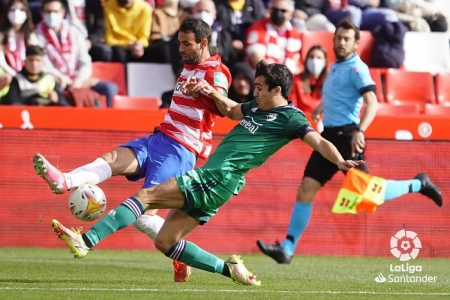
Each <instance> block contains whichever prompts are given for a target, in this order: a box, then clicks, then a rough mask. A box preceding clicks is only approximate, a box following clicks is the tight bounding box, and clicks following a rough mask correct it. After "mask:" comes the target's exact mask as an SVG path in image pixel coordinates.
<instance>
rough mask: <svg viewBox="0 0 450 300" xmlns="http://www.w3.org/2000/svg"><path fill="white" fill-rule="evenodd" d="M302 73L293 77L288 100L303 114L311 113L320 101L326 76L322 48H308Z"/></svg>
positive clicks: (325, 53) (325, 58)
mask: <svg viewBox="0 0 450 300" xmlns="http://www.w3.org/2000/svg"><path fill="white" fill-rule="evenodd" d="M304 65H305V69H304V71H303V72H302V73H301V74H299V75H297V76H294V82H293V85H292V91H291V95H290V97H289V100H291V101H292V102H293V103H294V106H296V107H298V108H299V109H301V110H302V111H304V112H311V111H312V110H313V109H315V108H316V107H317V106H318V105H319V104H320V102H321V101H322V87H323V83H324V81H325V78H326V77H327V75H328V68H327V66H328V57H327V51H326V49H325V48H324V47H323V46H320V45H315V46H312V47H311V48H309V50H308V53H307V54H306V58H305V61H304Z"/></svg>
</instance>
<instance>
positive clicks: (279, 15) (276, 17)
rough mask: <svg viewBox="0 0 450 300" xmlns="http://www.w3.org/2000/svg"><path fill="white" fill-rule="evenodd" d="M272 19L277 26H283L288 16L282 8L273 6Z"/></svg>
mask: <svg viewBox="0 0 450 300" xmlns="http://www.w3.org/2000/svg"><path fill="white" fill-rule="evenodd" d="M270 21H272V23H273V24H275V25H277V26H281V25H283V24H284V22H286V18H285V17H284V13H283V12H282V11H281V10H279V9H276V8H272V12H271V13H270Z"/></svg>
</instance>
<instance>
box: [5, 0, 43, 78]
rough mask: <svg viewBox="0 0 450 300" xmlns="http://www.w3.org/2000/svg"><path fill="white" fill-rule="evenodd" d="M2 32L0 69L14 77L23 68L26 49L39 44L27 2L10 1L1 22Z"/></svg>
mask: <svg viewBox="0 0 450 300" xmlns="http://www.w3.org/2000/svg"><path fill="white" fill-rule="evenodd" d="M0 32H1V34H2V36H3V42H2V49H1V50H0V67H1V68H2V69H3V71H5V72H6V73H8V74H10V75H12V76H14V75H15V74H16V73H17V72H19V71H20V70H22V68H23V65H24V62H25V49H26V47H27V46H28V45H36V44H37V43H38V40H37V38H36V35H35V34H34V33H33V23H32V20H31V12H30V9H29V8H28V4H27V1H26V0H10V1H8V3H7V4H6V6H5V10H4V11H3V14H2V19H1V21H0Z"/></svg>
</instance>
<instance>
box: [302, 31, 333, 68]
mask: <svg viewBox="0 0 450 300" xmlns="http://www.w3.org/2000/svg"><path fill="white" fill-rule="evenodd" d="M333 37H334V33H333V32H328V31H307V32H304V33H303V37H302V49H301V50H300V51H301V56H302V60H305V58H306V53H308V50H309V48H311V47H312V46H315V45H321V46H322V47H324V48H325V49H326V50H327V55H328V65H331V64H332V63H334V61H335V60H336V57H335V56H334V51H333Z"/></svg>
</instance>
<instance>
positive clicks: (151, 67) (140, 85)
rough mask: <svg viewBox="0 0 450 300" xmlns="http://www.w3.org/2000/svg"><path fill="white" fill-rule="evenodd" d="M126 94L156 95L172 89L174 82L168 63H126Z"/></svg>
mask: <svg viewBox="0 0 450 300" xmlns="http://www.w3.org/2000/svg"><path fill="white" fill-rule="evenodd" d="M127 79H128V82H127V83H128V95H130V96H136V97H157V98H161V96H162V94H163V93H164V92H167V91H173V89H174V87H175V83H176V78H175V75H174V74H173V71H172V66H171V65H170V64H154V63H127Z"/></svg>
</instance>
